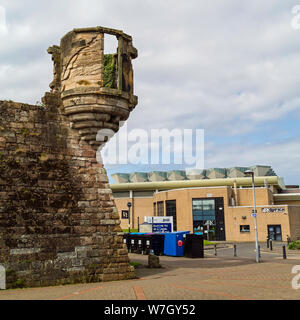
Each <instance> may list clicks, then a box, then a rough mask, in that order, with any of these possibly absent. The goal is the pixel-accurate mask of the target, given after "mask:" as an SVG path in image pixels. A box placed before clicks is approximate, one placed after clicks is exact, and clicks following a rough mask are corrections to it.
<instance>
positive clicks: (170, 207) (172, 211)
mask: <svg viewBox="0 0 300 320" xmlns="http://www.w3.org/2000/svg"><path fill="white" fill-rule="evenodd" d="M166 216H167V217H173V231H177V219H176V200H167V201H166Z"/></svg>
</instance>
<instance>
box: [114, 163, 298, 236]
mask: <svg viewBox="0 0 300 320" xmlns="http://www.w3.org/2000/svg"><path fill="white" fill-rule="evenodd" d="M248 169H251V170H252V171H254V174H255V179H254V181H255V196H256V207H257V225H258V228H257V229H258V238H259V241H265V240H266V238H267V236H270V237H271V238H272V239H273V240H278V241H281V240H282V241H286V239H287V236H289V237H290V238H291V239H292V240H297V239H300V189H299V186H286V185H285V184H284V181H283V179H282V178H280V177H278V176H277V175H276V174H275V172H274V171H273V170H272V168H271V167H270V166H253V167H250V168H245V167H234V168H213V169H208V170H199V171H192V172H184V171H170V172H149V173H148V174H145V173H141V174H138V173H137V172H135V173H134V174H129V175H127V176H128V177H129V178H128V180H126V181H128V182H124V183H118V182H119V181H121V177H124V174H114V175H112V177H113V178H114V179H115V181H116V182H117V183H116V184H111V189H112V191H113V196H114V199H115V202H116V205H117V208H118V210H119V213H120V217H121V213H122V211H126V210H128V208H127V203H128V202H131V204H132V207H131V209H130V216H131V228H138V224H139V223H140V224H141V223H143V222H144V217H145V216H173V221H174V230H177V231H185V230H189V231H190V232H200V233H203V234H204V236H205V237H207V233H208V230H209V239H211V240H220V241H221V240H226V241H254V240H255V232H254V218H253V216H252V213H253V212H252V210H253V190H252V179H251V178H248V177H246V176H245V174H244V172H245V171H246V170H248ZM137 177H142V179H137ZM136 181H140V182H136ZM121 227H122V228H123V229H128V220H127V219H121Z"/></svg>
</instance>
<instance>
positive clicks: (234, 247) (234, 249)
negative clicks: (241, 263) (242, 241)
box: [233, 244, 237, 257]
mask: <svg viewBox="0 0 300 320" xmlns="http://www.w3.org/2000/svg"><path fill="white" fill-rule="evenodd" d="M233 256H234V257H237V254H236V244H234V245H233Z"/></svg>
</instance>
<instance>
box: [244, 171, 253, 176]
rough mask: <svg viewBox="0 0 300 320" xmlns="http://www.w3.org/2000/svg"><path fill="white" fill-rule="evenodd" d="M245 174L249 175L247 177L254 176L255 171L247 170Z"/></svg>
mask: <svg viewBox="0 0 300 320" xmlns="http://www.w3.org/2000/svg"><path fill="white" fill-rule="evenodd" d="M244 174H245V176H247V177H253V176H254V171H252V170H246V171H245V172H244Z"/></svg>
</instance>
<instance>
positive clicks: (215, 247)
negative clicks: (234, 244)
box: [214, 244, 217, 256]
mask: <svg viewBox="0 0 300 320" xmlns="http://www.w3.org/2000/svg"><path fill="white" fill-rule="evenodd" d="M214 247H215V256H216V255H217V245H216V244H215V245H214Z"/></svg>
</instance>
